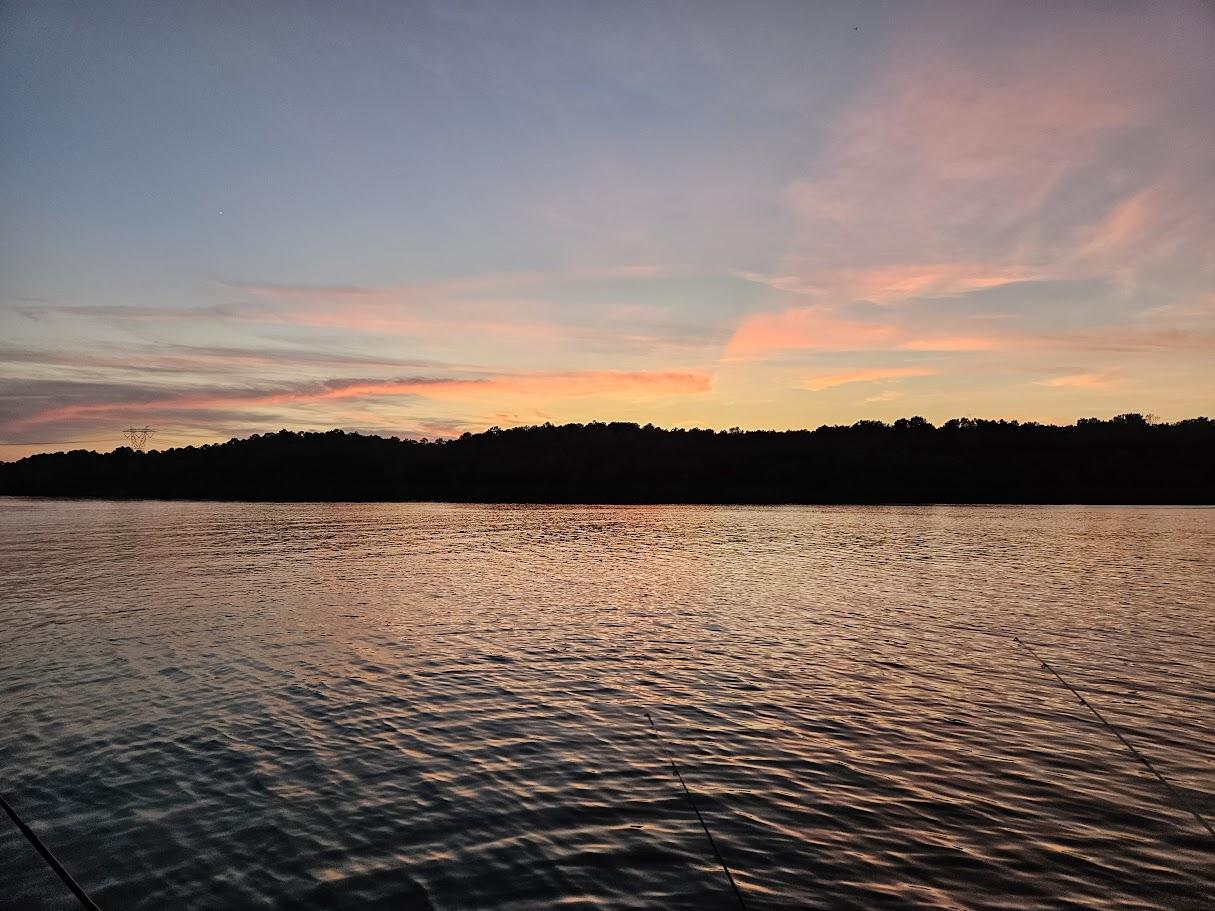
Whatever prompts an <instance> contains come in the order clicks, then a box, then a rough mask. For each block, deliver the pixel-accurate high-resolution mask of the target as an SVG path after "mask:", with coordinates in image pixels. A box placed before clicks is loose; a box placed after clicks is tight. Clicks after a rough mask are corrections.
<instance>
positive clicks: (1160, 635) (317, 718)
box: [0, 500, 1215, 911]
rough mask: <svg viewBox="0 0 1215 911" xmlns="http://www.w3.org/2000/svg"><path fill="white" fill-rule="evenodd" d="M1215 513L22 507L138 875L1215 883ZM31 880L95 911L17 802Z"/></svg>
mask: <svg viewBox="0 0 1215 911" xmlns="http://www.w3.org/2000/svg"><path fill="white" fill-rule="evenodd" d="M1213 579H1215V511H1212V510H1206V509H1142V508H1133V509H1115V508H938V507H928V508H802V507H798V508H754V509H751V508H722V507H704V508H701V507H687V506H680V507H600V508H570V507H553V508H545V507H533V506H526V507H516V506H484V507H482V506H447V505H428V504H421V505H417V504H411V505H341V504H337V505H333V504H305V505H264V504H198V503H196V504H189V503H103V502H77V503H73V502H53V501H37V500H7V501H3V500H0V597H2V598H3V606H2V608H0V621H2V623H3V627H2V629H3V637H2V642H0V649H2V651H0V704H2V706H3V725H2V727H0V790H2V791H3V792H4V793H5V794H6V795H7V796H8V798H9V799H10V800H11V801H12V802H13V803H14V804H15V805H17V806H18V807H19V808H20V810H22V811H23V813H24V814H25V815H26V817H27V818H28V820H29V821H30V822H31V823H32V824H33V825H34V826H35V827H36V828H37V829H38V830H39V831H40V832H41V833H42V834H43V836H44V837H45V839H46V840H47V841H48V842H49V843H50V844H51V845H53V846H54V848H55V849H56V850H57V852H58V853H59V855H60V857H61V859H62V860H63V861H64V863H65V864H66V865H67V866H68V868H69V869H71V870H72V871H73V872H74V873H75V874H76V875H77V877H78V879H79V880H80V881H81V882H82V883H83V884H84V885H85V886H86V888H87V889H89V891H91V892H92V894H93V895H94V897H95V898H96V900H97V901H98V902H99V903H100V904H101V905H102V907H103V908H106V909H169V908H172V909H203V908H208V909H212V908H213V909H226V908H237V909H239V908H317V909H345V908H352V909H353V908H358V909H379V908H394V909H396V908H402V909H409V908H418V909H425V908H435V909H473V908H500V909H520V911H522V909H583V908H603V909H615V908H676V909H684V908H686V909H713V908H732V907H737V905H736V903H735V899H734V897H733V895H732V893H731V892H730V891H729V886H728V883H727V882H726V880H725V877H724V875H723V873H722V871H721V868H720V867H719V866H718V865H717V863H716V861H715V860H714V857H713V854H712V851H711V850H710V848H709V845H708V843H707V841H706V839H705V836H704V833H703V832H702V831H701V829H700V826H699V824H698V822H697V820H696V817H695V815H694V814H693V812H692V809H691V807H690V806H689V804H688V802H687V800H686V798H685V797H684V795H683V793H682V791H681V790H680V788H679V784H678V782H677V781H676V780H675V779H674V777H673V776H672V774H671V769H670V767H669V766H668V765H667V763H666V761H665V759H664V757H663V754H662V751H661V746H660V744H659V743H657V742H656V741H655V739H654V737H653V735H652V734H651V733H650V731H649V728H648V726H647V725H646V722H645V717H644V714H643V713H644V712H646V711H650V712H652V713H653V716H654V718H655V720H656V722H657V724H658V726H659V729H660V730H661V732H662V734H663V736H664V737H665V739H666V741H667V742H668V744H669V745H670V747H671V750H672V752H673V753H674V755H675V756H676V759H677V761H678V763H679V764H680V767H681V771H682V772H683V774H684V777H685V779H686V780H687V782H688V785H689V786H690V787H691V789H692V791H693V792H694V794H695V795H696V797H697V799H698V801H699V803H700V806H701V809H702V811H703V812H704V815H705V818H706V820H707V821H708V824H709V826H710V827H711V829H712V830H713V832H714V834H715V836H716V838H717V840H718V843H719V845H720V847H721V850H722V853H723V855H724V856H725V858H726V860H727V862H728V863H729V864H730V866H731V867H732V868H733V870H734V871H735V874H736V876H737V879H738V882H739V885H740V887H741V889H742V891H743V894H744V896H745V898H746V901H747V904H748V905H749V907H750V908H752V909H762V908H832V909H848V908H883V909H885V908H934V909H936V908H939V909H944V908H966V909H970V908H1113V909H1130V908H1170V909H1177V908H1209V907H1213V906H1215V897H1213V895H1215V890H1213V885H1212V877H1213V876H1215V844H1212V841H1211V839H1210V838H1209V836H1206V835H1205V834H1204V833H1203V831H1202V830H1201V829H1200V828H1199V826H1198V824H1197V823H1196V822H1195V820H1194V818H1193V817H1192V816H1190V815H1188V814H1186V813H1185V812H1181V811H1178V810H1176V809H1175V808H1173V807H1172V806H1171V805H1170V797H1169V795H1168V794H1167V792H1165V791H1164V790H1163V789H1162V788H1161V787H1160V785H1159V784H1158V783H1157V782H1156V781H1155V780H1154V779H1153V778H1151V777H1150V776H1149V775H1148V774H1147V772H1146V771H1145V770H1144V769H1143V767H1142V766H1140V765H1139V764H1138V763H1137V762H1136V761H1135V759H1134V758H1133V757H1132V756H1130V755H1129V754H1128V753H1127V751H1126V750H1125V749H1124V748H1123V747H1122V746H1120V745H1119V743H1118V742H1117V741H1116V740H1115V739H1114V738H1113V737H1112V736H1111V735H1110V733H1109V732H1108V731H1106V730H1104V729H1103V728H1101V727H1100V726H1099V725H1098V724H1097V723H1096V721H1095V720H1094V719H1093V718H1092V716H1091V715H1089V714H1088V713H1087V711H1086V710H1085V709H1084V707H1083V706H1081V705H1079V704H1078V703H1077V701H1076V699H1075V698H1074V697H1073V696H1072V695H1071V694H1069V693H1068V692H1067V691H1066V690H1064V689H1062V688H1061V687H1060V686H1059V685H1058V684H1057V682H1056V681H1055V680H1054V679H1053V678H1052V677H1050V676H1049V675H1048V674H1046V673H1045V672H1044V671H1043V670H1042V669H1041V668H1040V667H1039V666H1038V664H1037V663H1035V662H1034V661H1033V660H1031V659H1030V658H1028V657H1027V655H1025V654H1024V653H1023V652H1021V651H1019V650H1018V649H1017V648H1016V647H1015V646H1014V645H1013V644H1012V642H1011V640H1010V636H1011V635H1013V634H1020V635H1021V636H1022V637H1023V638H1025V639H1026V640H1027V641H1028V642H1030V643H1032V644H1033V645H1034V646H1035V647H1036V648H1038V649H1039V650H1040V651H1041V653H1042V655H1043V656H1044V657H1046V658H1047V659H1048V660H1050V661H1051V662H1053V663H1054V664H1055V665H1056V667H1057V668H1058V669H1059V670H1060V671H1061V672H1062V673H1063V674H1064V675H1065V676H1067V677H1069V679H1070V680H1071V681H1072V682H1074V683H1075V685H1077V686H1078V687H1079V688H1080V689H1081V690H1083V691H1084V692H1085V693H1086V694H1089V695H1090V697H1091V699H1092V700H1093V702H1094V704H1096V705H1097V706H1098V707H1099V708H1100V709H1101V710H1102V711H1103V712H1105V714H1106V716H1107V717H1108V718H1109V719H1110V720H1111V721H1112V722H1114V723H1115V724H1117V725H1118V726H1120V727H1121V729H1122V730H1123V731H1124V732H1125V734H1126V736H1127V737H1128V738H1129V739H1130V741H1131V742H1132V743H1133V744H1134V745H1135V746H1136V747H1138V748H1139V749H1140V750H1141V751H1142V752H1143V753H1144V755H1146V756H1147V757H1148V758H1149V759H1151V760H1152V761H1154V762H1155V763H1156V765H1157V766H1158V767H1159V769H1160V770H1161V771H1162V772H1163V773H1164V774H1165V775H1166V776H1168V777H1169V778H1170V779H1171V780H1172V781H1174V782H1175V783H1176V785H1177V786H1178V788H1179V789H1180V790H1182V791H1183V792H1184V794H1185V795H1186V796H1187V797H1188V799H1189V800H1191V801H1192V802H1193V803H1194V805H1195V806H1197V807H1198V808H1199V809H1200V810H1201V811H1203V812H1205V813H1207V814H1209V815H1211V816H1215V608H1213V606H1212V591H1213V584H1212V580H1213ZM0 906H3V907H6V908H70V907H73V905H72V903H71V899H70V896H68V895H67V894H66V893H65V892H64V891H63V890H62V888H61V887H60V886H59V885H58V883H57V881H55V880H54V879H52V878H50V876H49V875H48V874H47V872H46V871H45V869H44V868H43V867H42V866H41V865H40V863H39V861H38V860H37V858H36V856H35V855H34V854H33V852H32V851H31V850H29V849H28V847H27V846H26V845H25V843H24V842H23V841H22V840H21V839H20V836H19V835H18V834H17V833H16V830H15V829H14V828H13V827H12V826H11V825H9V824H8V823H7V821H5V820H3V819H0Z"/></svg>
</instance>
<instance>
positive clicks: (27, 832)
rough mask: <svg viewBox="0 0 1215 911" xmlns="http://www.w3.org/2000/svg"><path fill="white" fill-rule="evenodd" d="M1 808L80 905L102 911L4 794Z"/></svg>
mask: <svg viewBox="0 0 1215 911" xmlns="http://www.w3.org/2000/svg"><path fill="white" fill-rule="evenodd" d="M0 807H3V808H4V812H5V813H7V814H8V815H9V818H10V819H11V820H12V821H13V822H15V823H16V824H17V828H18V829H20V830H21V834H22V835H24V836H25V837H26V838H27V839H28V840H29V843H30V844H31V845H33V846H34V848H35V849H36V850H37V851H38V853H39V854H41V855H42V859H43V860H45V861H46V862H47V863H48V864H50V866H51V869H52V870H54V871H55V872H56V873H57V874H58V875H59V878H60V879H61V880H63V884H64V885H65V886H67V887H68V888H69V889H71V890H72V894H73V895H75V896H76V898H78V899H79V900H80V904H82V905H84V907H86V908H88V909H89V911H101V909H100V908H98V907H97V903H96V902H94V901H93V900H92V899H91V898H89V896H88V894H87V893H85V891H84V890H83V889H82V888H80V884H79V883H77V882H76V880H74V879H72V874H71V873H69V872H68V871H67V870H65V869H64V867H63V864H61V863H59V860H58V859H57V858H56V857H55V855H54V854H52V853H51V849H50V848H48V847H47V846H46V845H44V844H43V843H42V839H41V838H39V837H38V836H37V835H36V834H34V830H33V829H31V828H30V827H29V826H27V825H26V824H25V820H24V819H22V818H21V817H20V816H18V815H17V811H16V810H14V809H13V808H12V806H11V805H10V804H9V802H8V801H7V800H5V799H4V795H3V794H0Z"/></svg>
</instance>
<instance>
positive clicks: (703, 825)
mask: <svg viewBox="0 0 1215 911" xmlns="http://www.w3.org/2000/svg"><path fill="white" fill-rule="evenodd" d="M645 717H646V719H647V720H648V721H649V722H650V730H651V731H653V732H654V738H655V739H656V740H657V741H658V743H659V745H661V746H662V751H663V752H664V753H665V754H666V757H667V762H669V763H670V764H671V771H672V772H674V773H675V777H676V778H678V779H679V784H680V785H681V786H682V787H683V792H684V794H686V795H687V797H688V803H690V804H691V805H692V809H693V810H694V811H695V812H696V818H697V819H699V820H700V827H701V828H702V829H704V830H705V837H706V838H707V839H709V847H711V848H712V849H713V853H714V854H715V855H716V856H717V862H718V863H719V864H721V868H722V869H723V870H724V871H725V872H726V879H728V880H729V881H730V888H731V889H733V890H734V897H735V898H737V899H738V905H739V907H740V908H742V909H743V911H747V903H746V902H745V901H743V897H742V892H741V891H739V888H738V883H736V882H735V881H734V874H733V873H731V872H730V868H729V867H728V866H727V865H726V859H725V858H724V857H722V856H721V851H719V850H718V849H717V842H715V841H714V840H713V833H712V832H710V831H709V824H708V823H706V822H705V818H704V817H703V816H702V815H700V807H698V806H696V798H695V797H693V796H692V792H691V791H690V790H688V784H687V782H685V781H684V780H683V776H682V775H680V774H679V766H677V765H675V759H674V758H673V757H672V756H671V751H670V750H668V749H667V744H666V741H665V740H663V739H662V734H660V733H659V732H658V728H657V727H655V725H654V718H653V717H652V716H651V715H650V713H649V712H646V713H645Z"/></svg>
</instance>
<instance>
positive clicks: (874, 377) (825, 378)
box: [801, 367, 939, 392]
mask: <svg viewBox="0 0 1215 911" xmlns="http://www.w3.org/2000/svg"><path fill="white" fill-rule="evenodd" d="M938 372H939V371H937V370H934V369H931V368H928V367H871V368H868V369H864V370H848V371H845V372H843V373H827V374H821V375H819V376H812V377H809V378H808V379H805V380H802V382H801V387H802V388H803V389H809V390H810V391H811V392H822V391H823V390H824V389H833V388H835V387H836V386H844V385H847V384H848V383H874V382H880V381H882V380H900V379H906V378H908V377H921V376H936V375H937V373H938Z"/></svg>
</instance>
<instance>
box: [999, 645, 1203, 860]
mask: <svg viewBox="0 0 1215 911" xmlns="http://www.w3.org/2000/svg"><path fill="white" fill-rule="evenodd" d="M1013 642H1015V643H1017V645H1019V646H1021V648H1023V649H1025V651H1027V652H1029V654H1030V655H1032V656H1033V658H1034V660H1036V661H1037V662H1038V663H1039V664H1041V665H1042V667H1044V668H1045V669H1046V670H1048V671H1050V672H1051V673H1052V674H1054V676H1055V679H1056V680H1058V681H1059V682H1060V683H1062V684H1063V685H1064V686H1065V687H1067V688H1068V689H1069V690H1071V691H1072V695H1073V696H1075V697H1076V698H1077V699H1079V700H1080V704H1081V705H1082V706H1084V707H1085V708H1086V709H1088V710H1089V711H1090V712H1092V713H1093V715H1095V716H1096V718H1097V720H1098V721H1100V722H1101V723H1102V724H1103V725H1105V728H1106V730H1108V731H1109V732H1110V733H1111V734H1113V735H1114V736H1115V737H1117V738H1118V740H1119V741H1121V743H1122V745H1123V746H1124V747H1126V748H1127V750H1128V751H1129V752H1130V754H1131V755H1132V756H1134V757H1135V758H1136V759H1138V760H1139V761H1140V762H1141V763H1143V766H1144V768H1146V769H1147V770H1148V771H1149V772H1151V773H1152V774H1153V775H1155V776H1156V779H1157V780H1158V781H1159V782H1160V783H1161V784H1162V785H1164V788H1165V790H1166V791H1168V792H1169V794H1170V795H1172V797H1173V801H1174V803H1176V804H1177V806H1178V808H1180V809H1183V810H1186V811H1188V812H1189V813H1190V815H1192V816H1193V817H1194V818H1195V819H1196V820H1198V824H1199V825H1200V826H1202V827H1203V828H1204V829H1206V830H1207V832H1208V833H1210V835H1211V837H1212V838H1215V829H1213V828H1211V824H1210V823H1209V822H1207V820H1206V818H1205V817H1204V816H1203V815H1202V814H1201V813H1199V812H1198V810H1197V809H1196V808H1195V807H1194V805H1193V804H1192V803H1190V801H1189V800H1187V799H1186V798H1185V797H1184V796H1183V795H1182V794H1181V792H1180V791H1178V790H1177V788H1175V787H1174V786H1173V784H1172V782H1170V781H1169V780H1168V779H1167V778H1165V777H1164V776H1163V775H1161V774H1160V773H1159V772H1158V771H1156V767H1155V766H1154V765H1152V762H1151V760H1150V759H1148V758H1147V757H1146V756H1144V755H1143V754H1142V753H1140V752H1139V751H1138V750H1137V749H1135V747H1134V746H1133V745H1132V744H1131V742H1130V741H1129V740H1127V739H1126V738H1125V737H1123V736H1122V732H1121V731H1120V730H1118V729H1117V728H1116V727H1114V726H1113V725H1112V724H1110V723H1109V722H1108V721H1106V720H1105V716H1104V715H1102V714H1101V713H1100V712H1099V711H1097V707H1096V706H1095V705H1093V704H1092V703H1091V702H1089V701H1088V700H1087V699H1085V698H1084V697H1083V696H1082V695H1080V691H1079V690H1077V689H1076V688H1075V687H1074V686H1072V685H1071V684H1070V683H1068V682H1067V681H1066V680H1064V679H1063V677H1062V676H1060V674H1059V672H1058V671H1057V670H1055V669H1054V668H1053V667H1052V666H1051V665H1050V664H1048V663H1047V662H1046V661H1045V660H1043V658H1042V656H1041V655H1039V654H1038V653H1037V652H1035V651H1034V650H1033V649H1032V648H1030V647H1029V646H1028V645H1026V644H1025V643H1024V642H1022V641H1021V639H1020V638H1019V637H1017V636H1013Z"/></svg>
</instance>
